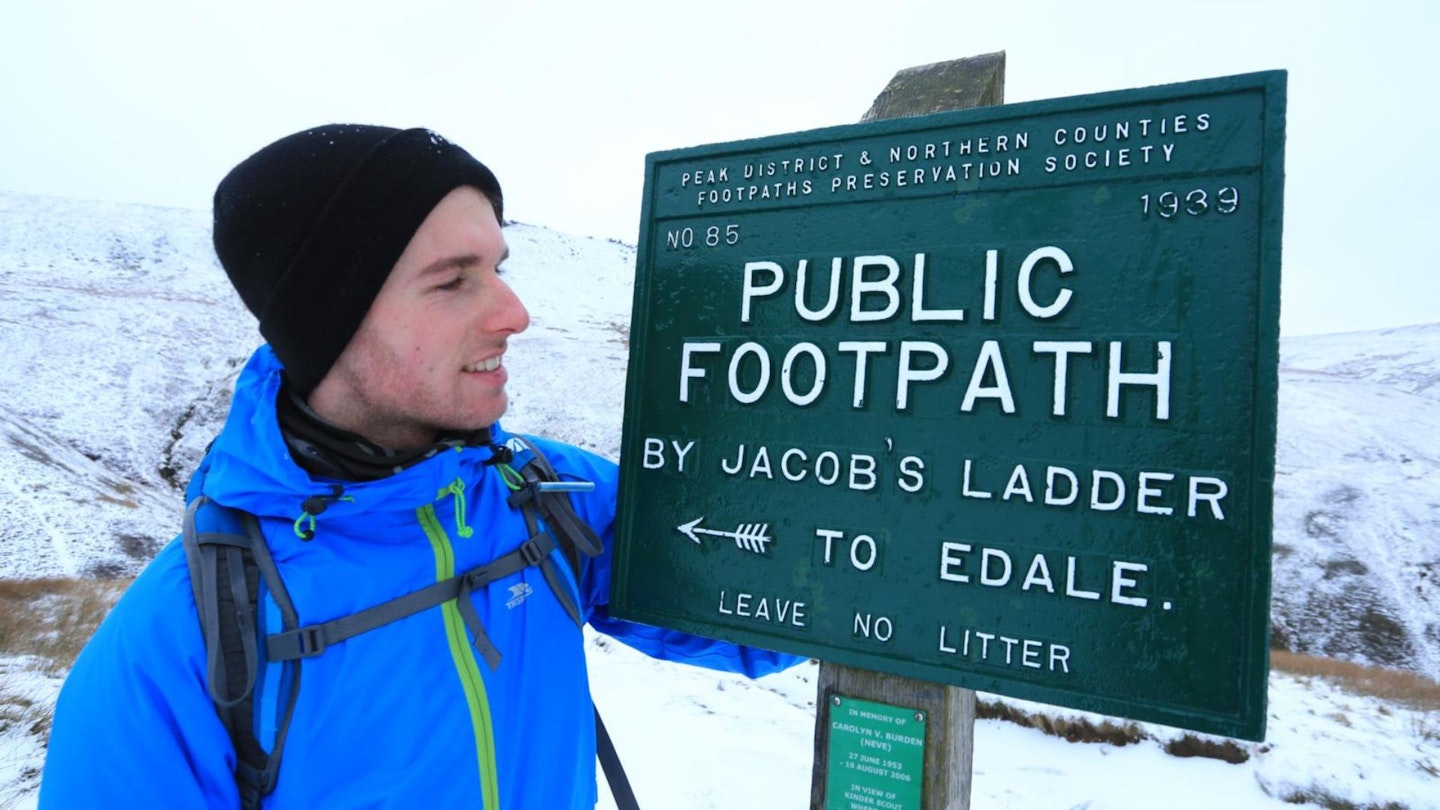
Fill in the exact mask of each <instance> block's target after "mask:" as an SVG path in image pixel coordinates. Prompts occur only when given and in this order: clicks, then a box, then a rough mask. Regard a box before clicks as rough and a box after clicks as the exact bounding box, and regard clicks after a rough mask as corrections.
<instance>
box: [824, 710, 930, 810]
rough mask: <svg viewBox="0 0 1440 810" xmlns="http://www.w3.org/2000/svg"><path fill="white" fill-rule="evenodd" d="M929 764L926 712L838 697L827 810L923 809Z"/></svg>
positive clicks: (832, 716) (833, 718)
mask: <svg viewBox="0 0 1440 810" xmlns="http://www.w3.org/2000/svg"><path fill="white" fill-rule="evenodd" d="M924 765H925V715H924V714H923V713H920V712H917V711H915V710H914V709H906V708H903V707H900V706H888V705H886V704H884V703H876V702H874V701H869V700H860V699H858V698H852V697H842V696H840V695H836V696H835V697H834V698H833V699H832V702H831V706H830V747H829V757H828V761H827V769H826V777H825V783H826V787H825V796H826V801H825V810H920V796H921V789H922V787H923V785H924V783H925V780H924V776H923V768H924Z"/></svg>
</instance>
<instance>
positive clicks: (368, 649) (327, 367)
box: [40, 125, 799, 810]
mask: <svg viewBox="0 0 1440 810" xmlns="http://www.w3.org/2000/svg"><path fill="white" fill-rule="evenodd" d="M502 216H503V199H502V196H501V192H500V186H499V183H498V182H496V180H495V177H494V176H493V175H492V174H491V172H490V171H489V170H488V169H487V168H486V167H485V166H484V165H482V164H481V163H480V162H478V161H476V160H475V159H474V158H473V157H471V156H470V155H469V154H468V153H466V152H465V151H464V150H463V149H461V148H459V147H458V146H455V145H454V144H451V143H450V142H448V141H446V140H445V139H443V138H441V137H439V136H438V135H435V134H434V133H431V132H429V131H427V130H420V129H410V130H404V131H401V130H396V129H390V128H385V127H372V126H353V125H344V126H339V125H336V126H328V127H319V128H316V129H312V130H308V131H306V132H301V133H297V134H295V135H291V136H289V137H286V138H283V139H281V140H280V141H277V142H276V143H273V144H271V145H270V146H267V147H266V148H264V149H262V150H261V151H259V152H257V153H256V154H255V155H253V156H251V157H250V158H248V159H247V160H245V161H244V162H242V163H241V164H240V165H239V166H237V167H236V168H235V169H234V170H232V171H231V172H230V174H229V175H228V176H226V178H225V179H224V180H223V181H222V182H221V183H220V186H219V188H218V190H217V192H216V195H215V232H214V237H215V248H216V252H217V254H218V255H219V257H220V261H221V264H222V265H223V266H224V268H225V271H226V273H227V274H228V275H229V277H230V280H231V282H232V283H233V284H234V286H235V289H236V290H237V291H238V292H239V294H240V296H241V298H242V299H243V300H244V302H245V304H246V305H247V306H248V307H249V309H250V310H251V312H253V313H254V314H255V315H256V316H257V318H259V321H260V332H261V334H262V335H263V336H264V337H265V339H266V340H267V341H268V344H267V345H266V346H263V347H261V348H260V349H259V350H258V351H256V353H255V354H254V355H253V357H252V358H251V359H250V362H249V364H248V365H247V366H246V367H245V369H244V370H243V372H242V373H241V376H240V378H239V380H238V382H237V384H236V389H235V397H234V401H233V403H232V405H231V409H230V414H229V417H228V419H227V421H226V424H225V428H224V430H223V431H222V432H221V434H220V435H219V436H218V437H217V438H216V440H215V442H214V445H213V446H212V448H211V451H210V454H209V455H208V456H207V458H206V461H205V463H204V464H202V466H201V470H200V471H199V472H197V473H196V476H197V480H196V481H194V482H192V485H191V491H192V492H195V491H199V492H202V493H203V494H204V495H205V496H207V497H208V498H210V499H211V500H213V501H215V502H216V503H219V504H222V505H225V506H228V507H231V508H234V509H238V510H243V511H244V512H247V513H249V514H253V515H255V516H257V517H258V519H259V523H260V526H261V529H262V531H263V534H264V537H265V541H266V545H267V546H268V548H269V549H270V553H271V554H272V555H273V557H274V559H275V562H276V566H277V567H278V569H279V573H280V575H281V578H282V579H283V582H284V584H285V587H286V589H287V590H288V591H289V595H290V597H291V599H292V600H293V603H294V606H295V609H296V610H297V611H298V613H299V614H300V618H301V620H302V622H304V623H316V622H325V621H329V620H332V619H336V618H339V617H345V616H350V615H352V614H355V613H357V612H358V611H361V610H364V609H366V608H369V607H372V606H375V605H378V604H381V603H383V602H386V601H387V600H391V599H394V598H396V597H398V596H402V595H405V594H408V593H411V592H414V591H417V590H419V589H421V588H424V587H425V586H427V585H430V584H433V583H435V582H438V581H442V580H446V579H448V578H450V577H453V576H454V575H455V574H456V573H457V572H461V571H465V570H467V569H471V568H474V567H477V566H480V565H484V564H486V563H489V562H491V561H494V560H497V559H500V558H503V557H505V555H507V554H512V553H514V552H515V551H516V549H517V548H519V547H520V546H521V544H522V543H524V542H525V541H526V540H527V538H529V537H530V536H531V535H530V532H529V531H528V530H527V526H526V520H525V516H524V515H522V514H521V512H520V510H518V509H516V508H514V507H512V506H511V505H510V504H509V503H508V502H507V498H508V496H509V494H510V491H511V486H512V485H513V484H514V478H513V476H514V474H515V473H514V470H513V468H511V467H509V466H508V465H507V463H506V462H507V461H508V459H509V457H510V454H509V453H508V452H507V450H506V449H505V445H506V443H507V440H508V439H509V438H510V434H507V433H505V432H504V431H503V430H502V429H501V428H500V426H499V423H498V419H499V417H500V416H501V414H502V413H504V411H505V408H506V401H507V400H506V393H505V383H506V370H505V364H504V356H505V352H506V349H507V346H508V341H509V338H510V337H511V336H512V335H516V334H519V333H520V332H522V331H524V330H525V328H526V326H527V325H528V324H529V316H528V314H527V313H526V311H525V308H524V306H522V305H521V303H520V301H519V299H518V298H516V296H515V294H514V293H513V292H512V291H511V290H510V288H509V287H508V286H507V285H506V283H505V281H504V280H503V279H502V278H501V265H502V263H503V262H504V260H505V259H506V257H507V256H508V249H507V247H506V244H505V238H504V233H503V232H502V230H501V225H502V222H503V219H502ZM534 443H535V444H536V445H537V446H538V447H539V448H540V449H541V450H543V452H544V455H545V456H546V457H547V458H548V460H549V462H550V463H551V464H552V465H553V466H554V468H555V470H556V472H557V474H558V476H559V478H560V479H561V480H570V481H587V482H593V483H594V484H595V489H594V491H593V492H590V493H583V492H582V493H577V494H576V495H574V496H573V501H572V503H573V506H574V509H575V512H576V513H577V514H578V515H579V517H580V518H581V519H582V520H583V521H584V522H585V523H587V524H589V525H590V526H591V527H593V528H594V529H595V530H596V532H597V533H598V534H599V536H600V538H601V540H602V544H603V546H604V551H603V552H602V553H601V554H600V555H599V556H597V557H595V558H594V559H591V560H589V561H588V563H587V564H585V565H584V566H583V567H582V571H583V574H582V575H581V576H579V577H578V582H576V581H575V580H573V579H570V578H569V574H568V572H569V571H570V570H571V569H570V563H569V562H567V561H565V560H564V557H563V555H562V554H561V551H560V550H559V549H557V550H555V551H552V552H550V557H551V558H552V562H555V563H557V564H558V565H559V566H560V569H561V570H563V571H565V572H567V573H566V578H565V580H564V584H563V589H564V590H567V591H568V592H569V593H570V594H571V595H572V596H578V599H577V600H576V601H577V602H578V605H579V611H580V613H581V614H582V616H581V618H583V619H585V620H588V622H589V623H590V624H591V625H592V626H593V627H595V628H596V629H597V630H599V631H601V632H605V633H608V634H610V635H613V636H615V637H616V638H619V639H621V640H622V641H625V642H626V643H628V644H630V645H632V646H634V647H637V648H638V649H641V650H643V651H645V652H646V653H649V654H651V655H654V656H656V657H659V658H665V659H670V660H680V661H688V662H691V663H698V664H703V665H705V666H710V667H714V668H717V669H726V670H732V671H739V672H745V673H747V674H749V675H751V676H757V675H761V674H765V673H767V672H772V671H775V670H777V669H781V668H784V667H785V666H789V665H790V664H793V663H795V662H796V661H797V660H799V659H795V658H793V657H790V656H784V655H779V654H775V653H769V652H765V651H760V650H753V649H747V648H742V647H737V646H735V645H730V644H725V643H721V642H715V641H710V640H706V639H699V638H696V637H693V636H687V635H684V634H681V633H676V632H671V631H665V630H661V629H658V628H653V627H647V626H642V625H636V624H631V623H627V622H621V621H617V620H614V619H611V618H610V617H609V616H608V614H607V611H606V606H607V602H608V592H609V585H610V582H609V580H610V545H611V540H612V537H611V529H612V522H613V519H614V513H615V487H616V477H617V472H616V468H615V466H614V465H613V464H612V463H610V462H608V461H606V460H604V459H601V458H599V457H597V456H594V455H592V454H590V453H587V452H585V451H582V450H580V449H578V448H575V447H571V446H568V445H563V444H560V443H556V442H550V441H543V440H534ZM507 476H509V477H510V478H509V483H508V484H507ZM190 579H191V578H190V574H189V571H188V569H187V565H186V560H185V556H184V553H183V551H182V550H181V549H180V547H179V544H178V543H172V544H171V545H170V546H168V547H167V548H166V549H165V550H164V551H162V552H161V553H160V555H159V556H157V558H156V559H155V560H154V561H153V562H152V564H151V565H150V566H149V567H147V569H146V570H145V571H144V573H142V574H141V575H140V577H139V578H138V579H137V580H136V582H135V584H134V585H133V587H132V588H131V589H130V590H129V591H128V592H127V593H126V595H125V596H124V597H123V598H122V599H121V601H120V603H119V604H118V605H117V606H116V608H115V611H114V613H113V614H112V615H111V616H110V617H109V618H108V619H107V620H106V621H105V622H104V624H103V625H102V626H101V627H100V629H99V630H98V631H97V632H96V634H95V637H94V639H92V641H91V642H90V644H89V645H88V646H87V647H86V649H85V651H84V652H83V653H82V654H81V656H80V658H79V660H78V661H77V662H76V664H75V668H74V670H73V671H72V672H71V674H70V677H69V679H68V680H67V682H66V684H65V687H64V689H63V691H62V693H61V696H60V699H59V702H58V704H57V707H56V713H55V722H54V728H53V731H52V735H51V741H50V749H49V755H48V759H47V762H46V767H45V775H44V781H43V784H42V788H41V792H40V806H41V807H42V808H75V807H99V806H107V807H115V806H121V807H127V806H133V807H147V808H149V807H214V808H233V807H238V806H239V795H238V793H237V788H236V783H235V776H234V773H235V769H236V752H235V749H234V746H232V744H231V740H230V738H229V736H228V734H227V731H226V729H225V727H224V725H223V724H222V721H221V719H220V716H219V715H218V714H217V711H216V706H215V704H214V702H212V699H211V696H210V693H209V692H207V685H206V678H207V672H208V667H207V662H206V658H205V649H204V643H203V642H202V636H201V626H200V622H199V619H198V618H197V610H196V607H195V597H194V595H193V594H192V586H191V581H190ZM571 589H573V590H571ZM465 602H468V603H469V604H464V603H465ZM471 607H473V611H471V610H470V608H471ZM274 609H275V608H274V606H273V605H272V604H270V603H268V602H267V603H266V607H265V608H264V610H269V611H272V612H273V611H274ZM471 617H473V618H475V619H478V625H479V626H478V627H477V626H476V622H473V621H472V620H471ZM264 618H265V617H264V616H262V617H261V620H262V621H264ZM477 631H479V632H477ZM482 636H483V637H484V638H482ZM477 648H479V652H477ZM261 658H262V660H263V658H264V656H263V653H262V656H261ZM273 669H274V665H271V667H267V668H266V672H267V673H268V672H271V671H272V670H273ZM299 673H300V674H299V680H300V682H301V684H302V687H303V688H301V689H300V690H299V697H298V700H297V702H296V703H295V706H294V710H293V714H292V719H291V722H290V724H289V727H288V732H286V733H284V734H280V735H279V736H281V737H283V738H284V739H283V757H282V758H281V759H280V762H281V765H280V768H279V772H278V779H277V781H276V784H275V786H274V790H273V793H271V794H270V795H269V797H268V798H267V799H266V801H265V806H266V807H270V808H307V809H308V808H342V807H391V806H395V807H401V806H403V807H415V806H424V807H483V808H486V810H498V808H501V807H504V808H506V810H523V809H525V808H534V810H541V809H542V808H543V810H557V809H563V808H592V807H594V805H595V803H596V795H597V789H596V782H595V765H594V763H595V752H596V732H595V721H594V715H593V714H592V705H591V701H590V694H589V688H588V685H587V681H586V673H585V657H584V649H583V644H582V636H581V631H580V629H579V627H578V625H577V624H576V623H575V621H573V620H572V618H571V617H570V615H569V614H567V611H566V600H565V599H564V598H562V595H561V594H559V593H557V592H556V590H555V589H554V588H552V586H551V584H549V583H547V580H546V578H545V577H544V576H542V572H541V570H540V569H539V567H537V566H534V565H531V566H527V567H524V568H522V569H520V570H518V571H515V572H514V573H512V574H510V575H508V576H505V577H503V578H500V579H497V580H495V581H493V582H490V583H488V584H487V585H485V586H484V587H483V588H481V589H479V590H477V591H475V592H474V593H472V594H470V595H469V596H468V597H467V596H464V595H462V596H460V597H459V598H454V599H450V600H449V601H446V602H444V603H443V604H439V605H435V606H433V607H431V608H429V609H425V610H421V611H420V612H417V613H414V614H411V615H408V616H406V617H404V618H400V619H398V620H395V621H392V622H390V623H388V624H385V625H384V626H381V627H378V628H376V629H373V630H370V631H368V632H364V633H362V634H360V635H357V636H354V637H352V638H349V639H348V640H345V641H343V642H341V643H339V644H332V645H330V646H328V647H326V648H325V649H324V650H323V652H321V653H320V654H319V655H317V656H315V657H312V658H306V659H304V660H303V661H302V662H301V663H300V665H299ZM276 680H280V679H278V678H276V677H273V675H272V677H270V678H269V679H268V680H265V679H262V681H261V682H260V683H259V684H257V685H256V687H255V699H256V701H257V705H259V701H261V700H262V698H264V697H265V696H269V698H270V705H274V698H273V695H274V692H275V691H276V690H277V689H279V688H280V687H279V686H277V685H276V684H275V683H274V682H275V681H276ZM255 722H256V736H257V738H259V739H260V740H261V743H262V746H265V747H266V748H267V749H273V747H274V746H275V739H274V738H275V737H276V736H277V733H278V729H277V727H276V725H275V721H274V719H273V717H272V715H271V713H269V712H265V711H258V710H257V711H256V712H255Z"/></svg>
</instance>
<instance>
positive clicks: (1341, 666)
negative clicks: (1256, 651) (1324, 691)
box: [1270, 650, 1440, 712]
mask: <svg viewBox="0 0 1440 810" xmlns="http://www.w3.org/2000/svg"><path fill="white" fill-rule="evenodd" d="M1270 667H1271V668H1272V669H1276V670H1279V671H1281V672H1288V673H1290V674H1291V675H1300V676H1309V677H1314V678H1324V679H1326V680H1329V681H1332V682H1334V683H1335V684H1336V685H1338V686H1340V687H1341V688H1342V689H1345V690H1346V691H1349V692H1353V693H1356V694H1360V695H1368V696H1371V697H1377V698H1381V699H1383V700H1388V701H1391V702H1393V703H1398V704H1400V705H1402V706H1406V707H1408V708H1411V709H1417V710H1419V711H1425V712H1430V711H1440V682H1436V681H1433V680H1431V679H1429V678H1427V677H1425V676H1424V675H1421V674H1419V673H1418V672H1411V671H1409V670H1404V669H1389V668H1387V667H1376V666H1367V665H1365V664H1356V663H1352V662H1350V661H1340V660H1337V659H1334V658H1320V657H1317V656H1313V655H1302V654H1300V653H1292V652H1286V651H1284V650H1271V651H1270Z"/></svg>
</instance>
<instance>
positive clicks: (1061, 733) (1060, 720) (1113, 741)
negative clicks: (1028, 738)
mask: <svg viewBox="0 0 1440 810" xmlns="http://www.w3.org/2000/svg"><path fill="white" fill-rule="evenodd" d="M975 717H976V718H978V719H981V720H1005V721H1006V722H1010V723H1014V724H1015V725H1017V726H1024V727H1025V728H1033V729H1036V730H1037V731H1042V732H1044V733H1046V734H1049V735H1050V736H1052V737H1059V738H1061V739H1063V740H1069V741H1070V742H1089V743H1109V744H1110V745H1130V744H1132V743H1138V742H1140V741H1141V740H1144V739H1146V735H1145V733H1144V732H1143V731H1141V730H1140V726H1138V725H1136V724H1135V723H1112V722H1110V721H1109V720H1102V721H1100V722H1099V723H1092V722H1091V721H1090V720H1088V719H1086V718H1083V717H1051V716H1049V715H1046V714H1040V713H1037V712H1027V711H1024V710H1023V709H1017V708H1015V707H1014V706H1011V705H1009V704H1008V703H1001V702H999V701H989V700H984V699H977V700H976V701H975Z"/></svg>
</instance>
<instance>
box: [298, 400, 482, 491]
mask: <svg viewBox="0 0 1440 810" xmlns="http://www.w3.org/2000/svg"><path fill="white" fill-rule="evenodd" d="M275 410H276V414H277V416H278V417H279V420H280V433H281V435H282V436H284V437H285V444H286V446H287V447H289V448H290V455H291V457H292V458H294V459H295V463H296V464H298V465H300V467H301V468H302V469H304V470H305V471H306V472H308V473H310V474H311V475H318V476H323V477H325V478H336V479H339V480H342V481H378V480H380V479H381V478H386V477H388V476H391V475H394V474H395V473H398V472H400V471H401V470H404V469H405V468H406V467H410V466H412V465H415V464H419V463H420V462H422V461H424V460H426V459H428V458H432V457H434V456H435V454H436V453H440V452H443V451H445V450H454V449H455V448H458V447H488V446H491V445H490V428H482V429H480V430H476V431H473V432H470V433H459V434H455V435H453V436H442V437H440V439H439V440H437V441H436V442H435V443H434V444H431V445H428V446H426V447H419V448H416V449H414V450H404V451H395V450H389V449H386V448H384V447H381V446H380V445H378V444H375V443H374V442H372V441H370V440H368V439H366V438H365V437H364V436H361V435H360V434H358V433H352V432H350V431H348V430H346V429H344V428H342V427H339V426H337V425H334V424H331V423H330V422H327V421H325V420H324V419H322V418H321V417H320V415H319V414H317V413H315V412H314V411H313V410H311V409H310V406H309V405H306V404H305V401H304V400H303V399H301V398H300V397H299V395H297V394H296V393H295V391H294V389H292V388H291V386H290V384H289V383H288V382H286V383H284V384H282V385H281V386H280V396H279V398H278V399H277V400H276V403H275Z"/></svg>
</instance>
